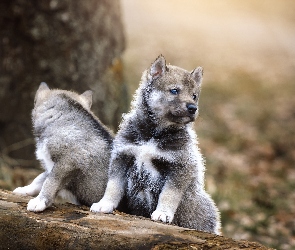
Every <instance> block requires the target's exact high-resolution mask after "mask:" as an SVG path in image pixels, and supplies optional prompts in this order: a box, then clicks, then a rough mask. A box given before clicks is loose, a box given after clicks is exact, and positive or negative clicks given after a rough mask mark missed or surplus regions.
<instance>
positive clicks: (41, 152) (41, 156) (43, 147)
mask: <svg viewBox="0 0 295 250" xmlns="http://www.w3.org/2000/svg"><path fill="white" fill-rule="evenodd" d="M36 157H37V159H38V160H40V161H42V162H43V163H44V167H45V170H46V171H47V172H51V170H52V168H53V166H54V162H53V161H52V159H51V155H50V152H49V150H48V147H47V141H46V140H45V141H43V142H39V143H38V144H37V150H36Z"/></svg>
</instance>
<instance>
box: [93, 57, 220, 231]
mask: <svg viewBox="0 0 295 250" xmlns="http://www.w3.org/2000/svg"><path fill="white" fill-rule="evenodd" d="M202 75H203V69H202V68H201V67H198V68H196V69H195V70H193V71H192V72H188V71H186V70H184V69H181V68H179V67H176V66H172V65H166V62H165V58H164V57H163V56H160V57H158V58H157V60H156V61H155V62H154V63H153V64H152V65H151V67H150V68H149V69H147V70H146V71H145V72H144V73H143V76H142V79H141V83H140V86H139V88H138V90H137V92H136V94H135V97H134V100H133V103H132V108H131V111H130V112H129V113H128V114H126V115H125V116H124V118H123V121H122V123H121V125H120V129H119V131H118V134H117V135H116V137H115V140H114V145H113V151H112V156H111V162H110V170H109V181H108V184H107V188H106V191H105V194H104V197H103V198H102V199H101V200H100V201H99V202H98V203H95V204H93V205H92V206H91V211H93V212H104V213H111V212H113V210H114V209H115V208H117V207H118V209H121V210H123V211H126V212H128V213H131V214H135V215H140V216H145V217H151V219H152V220H155V221H162V222H167V223H174V224H176V225H179V226H181V227H187V228H194V229H197V230H202V231H206V232H210V233H216V234H218V233H219V229H220V222H219V212H218V209H217V208H216V206H215V204H214V202H213V200H212V199H211V198H210V196H209V195H208V194H207V193H206V192H205V190H204V169H205V167H204V160H203V157H202V155H201V153H200V151H199V148H198V146H197V145H198V142H197V137H196V134H195V132H194V130H193V128H192V125H193V121H194V120H195V119H196V117H197V115H198V100H199V95H200V88H201V81H202Z"/></svg>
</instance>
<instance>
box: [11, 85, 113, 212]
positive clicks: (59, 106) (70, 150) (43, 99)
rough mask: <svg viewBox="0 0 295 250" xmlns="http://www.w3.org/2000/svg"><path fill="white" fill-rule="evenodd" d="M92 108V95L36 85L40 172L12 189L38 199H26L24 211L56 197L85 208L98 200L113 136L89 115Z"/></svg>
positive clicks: (41, 206)
mask: <svg viewBox="0 0 295 250" xmlns="http://www.w3.org/2000/svg"><path fill="white" fill-rule="evenodd" d="M91 104H92V91H86V92H84V93H83V94H81V95H79V94H77V93H74V92H72V91H66V90H58V89H53V90H50V89H49V87H48V86H47V84H46V83H41V84H40V87H39V89H38V90H37V93H36V96H35V105H34V109H33V111H32V121H33V128H34V135H35V140H36V157H37V159H38V160H40V162H41V164H42V166H43V168H44V169H45V172H43V173H41V174H40V175H38V176H37V177H36V178H35V179H34V180H33V182H32V183H31V184H30V185H28V186H25V187H19V188H16V189H15V190H14V191H13V192H14V193H18V194H22V195H31V196H35V195H38V196H37V197H36V198H34V199H31V200H30V201H29V203H28V206H27V209H28V210H29V211H34V212H39V211H43V210H44V209H46V208H47V207H49V206H50V205H51V204H52V203H53V202H54V200H55V198H56V196H57V195H60V196H61V197H62V198H64V199H66V200H68V201H70V202H72V203H74V204H84V205H88V206H90V205H91V204H92V203H93V202H97V201H99V200H100V199H101V198H102V196H103V194H104V191H105V188H106V184H107V175H108V167H109V161H110V154H111V153H110V152H111V147H112V141H113V135H112V133H111V132H110V131H109V130H108V129H107V128H106V127H105V126H104V125H102V123H101V122H100V121H99V119H98V118H97V117H96V116H95V115H94V114H93V113H92V112H91V111H90V107H91Z"/></svg>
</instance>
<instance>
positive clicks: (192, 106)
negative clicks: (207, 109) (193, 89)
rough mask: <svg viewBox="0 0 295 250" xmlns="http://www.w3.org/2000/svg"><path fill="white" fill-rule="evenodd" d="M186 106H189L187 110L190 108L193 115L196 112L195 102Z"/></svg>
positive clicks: (189, 110)
mask: <svg viewBox="0 0 295 250" xmlns="http://www.w3.org/2000/svg"><path fill="white" fill-rule="evenodd" d="M186 107H187V110H188V112H189V113H190V114H192V115H193V114H195V113H196V110H197V106H196V105H195V104H191V103H188V104H187V105H186Z"/></svg>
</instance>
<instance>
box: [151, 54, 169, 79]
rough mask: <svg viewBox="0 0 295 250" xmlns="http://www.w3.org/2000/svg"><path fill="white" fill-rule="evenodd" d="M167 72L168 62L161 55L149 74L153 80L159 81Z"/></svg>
mask: <svg viewBox="0 0 295 250" xmlns="http://www.w3.org/2000/svg"><path fill="white" fill-rule="evenodd" d="M165 72H166V60H165V58H164V56H163V55H160V56H159V57H158V58H157V59H156V60H155V61H154V62H153V64H152V66H151V67H150V70H149V74H150V76H151V77H152V80H155V79H158V78H159V77H161V76H162V75H163V74H164V73H165Z"/></svg>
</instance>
